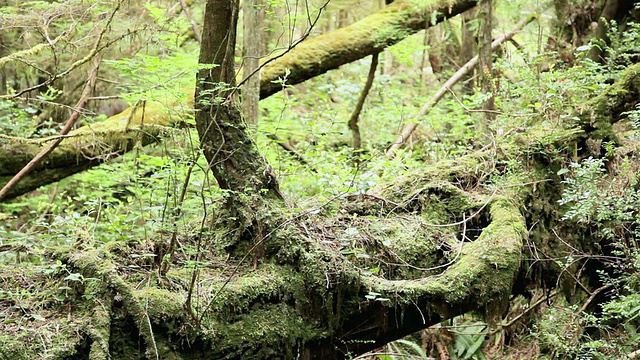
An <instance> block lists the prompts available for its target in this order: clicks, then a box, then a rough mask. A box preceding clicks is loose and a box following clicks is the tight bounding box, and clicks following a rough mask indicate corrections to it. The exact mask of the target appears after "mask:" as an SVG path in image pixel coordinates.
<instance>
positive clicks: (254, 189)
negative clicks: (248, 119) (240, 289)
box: [195, 0, 282, 261]
mask: <svg viewBox="0 0 640 360" xmlns="http://www.w3.org/2000/svg"><path fill="white" fill-rule="evenodd" d="M237 20H238V1H237V0H209V1H207V5H206V8H205V15H204V28H203V33H202V45H201V48H200V57H199V59H198V62H199V64H200V70H199V71H198V78H197V81H196V93H195V120H196V128H197V130H198V134H199V136H200V143H201V147H202V151H203V153H204V156H205V157H206V159H207V161H208V163H209V167H210V168H211V171H212V173H213V175H214V176H215V178H216V180H217V181H218V185H219V186H220V188H222V189H224V190H229V196H227V197H226V204H225V206H224V210H225V211H227V213H226V214H225V215H227V216H221V217H219V218H220V219H221V221H222V223H219V224H216V225H217V226H219V227H220V228H226V229H227V230H228V231H229V233H230V234H232V236H231V237H230V240H228V241H226V243H227V249H229V250H233V249H236V248H237V249H238V251H239V252H240V253H242V254H246V253H247V252H248V251H253V252H254V254H255V257H254V259H255V261H257V259H258V258H260V257H262V255H261V252H262V246H261V244H262V242H261V241H262V240H261V239H262V238H263V237H264V235H265V234H266V232H267V229H268V228H269V226H268V225H267V222H268V221H269V220H272V221H275V219H269V215H272V214H269V212H268V211H263V210H264V209H265V208H266V207H268V205H269V204H268V203H269V202H270V201H272V200H276V199H277V200H280V199H282V196H281V193H280V190H279V188H278V183H277V181H276V178H275V175H274V174H273V171H272V170H271V167H269V165H268V164H267V163H266V161H265V159H264V158H263V157H262V155H260V153H259V152H258V149H257V147H256V144H255V142H254V140H253V139H252V137H251V136H250V135H249V133H248V132H247V125H246V123H245V122H244V120H243V119H242V115H241V113H240V108H239V106H238V105H239V104H238V101H237V100H236V95H235V92H236V88H235V70H234V52H235V40H236V25H237ZM239 245H241V246H239Z"/></svg>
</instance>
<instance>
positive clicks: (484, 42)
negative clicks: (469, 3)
mask: <svg viewBox="0 0 640 360" xmlns="http://www.w3.org/2000/svg"><path fill="white" fill-rule="evenodd" d="M480 9H481V17H480V18H481V21H482V22H481V24H482V26H480V28H479V29H478V33H479V34H478V49H479V54H478V60H479V65H480V66H479V68H480V85H481V89H482V92H483V93H485V94H491V95H490V97H489V98H488V99H487V100H486V101H485V103H484V104H483V109H484V110H485V111H487V112H486V113H485V119H486V122H485V123H483V124H482V125H481V126H480V129H478V130H480V131H481V135H487V131H488V128H487V126H488V124H489V122H490V121H491V120H493V119H494V117H495V116H494V114H493V112H492V111H493V110H495V98H494V92H495V91H494V90H495V89H494V86H493V81H494V76H493V58H492V56H491V54H492V51H491V41H492V39H491V30H492V29H493V0H483V2H482V5H481V6H480Z"/></svg>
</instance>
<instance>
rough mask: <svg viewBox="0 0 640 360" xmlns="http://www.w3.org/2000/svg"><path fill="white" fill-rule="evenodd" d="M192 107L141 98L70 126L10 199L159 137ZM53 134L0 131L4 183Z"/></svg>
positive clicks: (0, 174)
mask: <svg viewBox="0 0 640 360" xmlns="http://www.w3.org/2000/svg"><path fill="white" fill-rule="evenodd" d="M168 106H169V107H168ZM190 111H192V110H191V106H187V107H182V106H173V107H171V104H166V105H161V104H158V103H149V104H144V103H140V104H138V105H136V106H132V107H130V108H128V109H126V110H125V111H123V112H121V113H120V114H117V115H114V116H112V117H110V118H108V119H106V120H104V121H101V122H98V123H95V124H89V125H85V126H82V127H80V128H78V129H76V130H74V131H71V132H70V133H69V134H68V135H66V136H65V139H64V140H63V141H62V142H61V143H60V145H59V146H58V147H56V148H55V149H54V150H53V152H52V153H51V154H49V155H48V156H47V157H46V158H45V159H44V160H43V161H42V162H41V163H40V164H39V165H38V166H37V167H36V168H35V169H34V170H33V171H32V172H31V173H29V174H28V175H27V176H26V177H25V178H23V179H22V180H21V181H20V182H19V183H18V184H17V186H15V187H14V188H12V189H11V190H10V192H9V193H8V194H7V196H6V198H7V199H11V198H13V197H16V196H19V195H22V194H24V193H27V192H29V191H32V190H35V189H37V188H38V187H40V186H43V185H47V184H50V183H53V182H56V181H59V180H61V179H63V178H65V177H67V176H70V175H73V174H75V173H78V172H80V171H84V170H86V169H89V168H91V167H93V166H95V165H98V164H100V163H102V162H104V161H106V160H108V159H111V158H113V157H116V156H120V155H122V154H123V153H125V152H127V151H130V150H132V149H133V148H134V147H135V146H145V145H148V144H151V143H153V142H156V141H159V140H160V139H161V138H162V137H163V136H164V135H165V133H166V132H167V131H169V130H170V128H169V126H171V125H172V124H173V123H174V121H176V120H177V119H183V118H185V117H186V114H187V113H188V112H190ZM53 138H54V137H49V138H44V139H37V140H33V139H23V138H14V137H7V136H0V186H3V185H4V184H6V183H7V182H8V181H9V180H10V179H11V178H12V177H13V175H15V174H16V173H17V172H18V171H20V169H22V168H23V167H24V166H25V165H26V164H27V163H29V161H31V159H33V158H34V157H35V156H36V155H37V154H38V153H39V152H40V151H41V150H42V149H43V148H44V147H45V146H47V143H48V142H49V141H50V140H51V139H53Z"/></svg>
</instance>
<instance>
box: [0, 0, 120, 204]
mask: <svg viewBox="0 0 640 360" xmlns="http://www.w3.org/2000/svg"><path fill="white" fill-rule="evenodd" d="M123 2H124V0H120V1H118V4H117V5H116V7H115V8H114V9H113V11H112V12H111V14H110V15H109V18H108V19H107V21H106V23H105V26H104V27H103V28H102V31H100V34H98V40H97V41H96V44H95V46H94V47H93V48H92V49H91V51H89V53H88V54H87V56H85V57H83V58H82V59H80V60H78V61H76V62H74V63H73V64H71V65H70V66H69V67H68V68H67V69H66V70H64V71H63V72H61V73H58V74H55V75H54V76H52V77H50V78H49V79H48V80H46V81H44V82H42V83H40V84H37V85H34V86H31V87H28V88H26V89H22V90H20V91H18V92H16V93H15V94H11V95H3V96H0V99H15V98H17V97H19V96H21V95H23V94H25V93H28V92H30V91H33V90H36V89H39V88H41V87H43V86H47V85H49V84H51V83H53V82H54V81H56V80H58V79H60V78H61V77H63V76H66V75H67V74H69V73H70V72H72V71H73V70H75V69H77V68H78V67H80V66H82V65H84V64H85V63H87V62H89V61H90V60H91V59H93V57H94V56H96V54H98V53H99V52H100V50H101V49H102V47H101V46H100V45H101V43H102V38H103V37H104V35H105V34H106V33H107V31H109V30H110V27H109V25H111V22H112V21H113V17H114V16H115V15H116V13H117V12H118V10H120V6H121V5H122V3H123ZM0 198H1V197H0Z"/></svg>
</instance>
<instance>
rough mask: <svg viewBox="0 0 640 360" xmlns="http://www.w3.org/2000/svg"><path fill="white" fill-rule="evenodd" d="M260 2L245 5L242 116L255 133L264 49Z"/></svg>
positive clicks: (245, 2) (248, 1)
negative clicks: (261, 57) (261, 58)
mask: <svg viewBox="0 0 640 360" xmlns="http://www.w3.org/2000/svg"><path fill="white" fill-rule="evenodd" d="M261 6H262V5H261V2H260V0H245V1H244V4H243V9H242V13H243V17H244V21H243V31H242V38H243V43H244V46H243V47H244V49H243V67H242V68H243V69H244V71H243V77H244V79H245V80H244V81H245V83H244V85H243V86H242V115H244V119H245V121H246V122H247V124H248V125H249V127H250V128H251V129H250V130H252V132H253V131H255V130H256V129H257V126H258V118H259V113H258V108H259V107H258V103H259V102H260V71H258V70H259V69H258V68H259V66H260V56H261V54H260V52H261V49H262V44H261V43H262V41H261V39H262V36H261V32H262V31H261V28H260V27H261V22H262V21H261V17H262V9H261Z"/></svg>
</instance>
